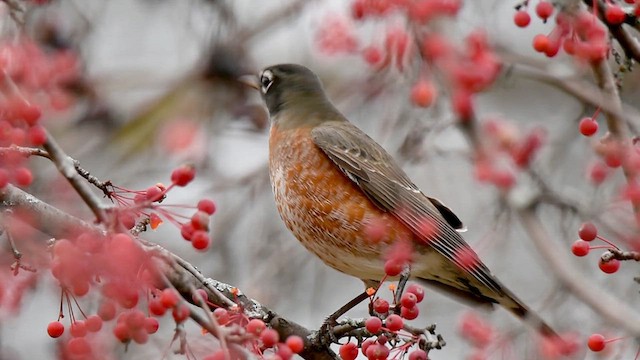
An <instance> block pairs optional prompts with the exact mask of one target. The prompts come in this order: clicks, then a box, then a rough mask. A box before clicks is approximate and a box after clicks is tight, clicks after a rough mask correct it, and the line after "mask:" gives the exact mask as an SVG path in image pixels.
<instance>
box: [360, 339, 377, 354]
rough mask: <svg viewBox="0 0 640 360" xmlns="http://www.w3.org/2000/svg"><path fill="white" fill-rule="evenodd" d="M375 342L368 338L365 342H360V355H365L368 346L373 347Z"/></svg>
mask: <svg viewBox="0 0 640 360" xmlns="http://www.w3.org/2000/svg"><path fill="white" fill-rule="evenodd" d="M375 342H376V341H375V340H374V339H372V338H368V339H367V340H365V341H363V342H362V347H361V349H360V350H362V353H363V354H364V355H366V354H367V350H369V346H371V345H373V344H374V343H375Z"/></svg>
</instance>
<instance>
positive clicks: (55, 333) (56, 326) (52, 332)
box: [47, 321, 64, 338]
mask: <svg viewBox="0 0 640 360" xmlns="http://www.w3.org/2000/svg"><path fill="white" fill-rule="evenodd" d="M62 333H64V325H63V324H62V323H61V322H60V321H52V322H50V323H49V325H47V334H49V336H51V337H52V338H57V337H60V336H62Z"/></svg>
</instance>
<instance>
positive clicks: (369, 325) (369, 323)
mask: <svg viewBox="0 0 640 360" xmlns="http://www.w3.org/2000/svg"><path fill="white" fill-rule="evenodd" d="M364 327H365V328H366V329H367V331H368V332H370V333H372V334H377V333H378V332H379V331H380V329H382V320H380V318H379V317H377V316H372V317H370V318H368V319H367V320H366V321H365V322H364Z"/></svg>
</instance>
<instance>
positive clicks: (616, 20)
mask: <svg viewBox="0 0 640 360" xmlns="http://www.w3.org/2000/svg"><path fill="white" fill-rule="evenodd" d="M626 17H627V14H626V13H625V12H624V10H622V8H621V7H620V6H617V5H607V7H606V9H605V10H604V18H605V19H606V20H607V22H608V23H609V24H612V25H620V24H622V23H623V22H624V20H625V18H626Z"/></svg>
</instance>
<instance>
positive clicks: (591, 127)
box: [578, 117, 598, 136]
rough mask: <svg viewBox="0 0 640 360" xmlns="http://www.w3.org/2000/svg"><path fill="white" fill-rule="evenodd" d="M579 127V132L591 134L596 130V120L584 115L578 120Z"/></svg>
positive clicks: (586, 134)
mask: <svg viewBox="0 0 640 360" xmlns="http://www.w3.org/2000/svg"><path fill="white" fill-rule="evenodd" d="M578 128H579V129H580V133H581V134H582V135H584V136H593V134H595V133H596V132H598V122H597V121H595V120H594V119H593V118H590V117H586V118H583V119H582V120H580V125H579V126H578Z"/></svg>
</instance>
